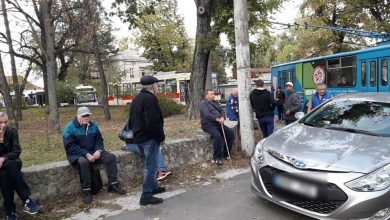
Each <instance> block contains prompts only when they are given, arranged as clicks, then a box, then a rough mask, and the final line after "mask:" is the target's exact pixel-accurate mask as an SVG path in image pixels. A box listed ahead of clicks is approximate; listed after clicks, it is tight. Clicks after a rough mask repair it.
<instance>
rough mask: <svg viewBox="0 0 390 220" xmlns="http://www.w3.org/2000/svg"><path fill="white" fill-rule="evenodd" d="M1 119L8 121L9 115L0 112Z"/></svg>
mask: <svg viewBox="0 0 390 220" xmlns="http://www.w3.org/2000/svg"><path fill="white" fill-rule="evenodd" d="M0 118H6V119H8V115H7V113H5V112H0Z"/></svg>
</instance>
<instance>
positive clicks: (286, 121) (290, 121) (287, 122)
mask: <svg viewBox="0 0 390 220" xmlns="http://www.w3.org/2000/svg"><path fill="white" fill-rule="evenodd" d="M296 120H297V119H293V120H288V119H286V120H284V122H285V124H286V125H289V124H291V123H293V122H295V121H296Z"/></svg>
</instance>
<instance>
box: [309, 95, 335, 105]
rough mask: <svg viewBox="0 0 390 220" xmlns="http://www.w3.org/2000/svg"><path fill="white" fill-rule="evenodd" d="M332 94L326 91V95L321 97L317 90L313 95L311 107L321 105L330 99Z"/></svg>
mask: <svg viewBox="0 0 390 220" xmlns="http://www.w3.org/2000/svg"><path fill="white" fill-rule="evenodd" d="M330 98H331V96H330V94H329V93H327V92H325V94H324V96H322V97H321V99H320V97H319V95H318V93H317V92H315V93H313V94H312V95H311V109H314V108H315V107H317V106H319V105H320V104H322V103H323V102H326V100H328V99H330Z"/></svg>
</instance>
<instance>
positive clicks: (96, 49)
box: [93, 32, 111, 121]
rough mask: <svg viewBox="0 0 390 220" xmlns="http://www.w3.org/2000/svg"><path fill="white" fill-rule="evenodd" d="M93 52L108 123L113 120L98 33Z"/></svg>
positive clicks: (94, 38)
mask: <svg viewBox="0 0 390 220" xmlns="http://www.w3.org/2000/svg"><path fill="white" fill-rule="evenodd" d="M93 50H94V53H95V57H96V65H97V68H98V71H99V77H100V83H101V85H102V94H101V99H100V100H101V101H102V105H103V111H104V119H105V120H106V121H108V120H111V113H110V108H109V106H108V86H107V79H106V75H104V69H103V63H102V58H101V55H100V51H99V42H98V39H97V36H96V32H95V36H94V37H93Z"/></svg>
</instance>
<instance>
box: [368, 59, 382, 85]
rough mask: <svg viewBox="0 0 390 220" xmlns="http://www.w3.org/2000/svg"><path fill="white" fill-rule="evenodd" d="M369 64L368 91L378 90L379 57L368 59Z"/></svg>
mask: <svg viewBox="0 0 390 220" xmlns="http://www.w3.org/2000/svg"><path fill="white" fill-rule="evenodd" d="M366 63H367V64H366V65H367V87H368V89H367V92H378V91H379V86H378V84H379V83H378V75H379V73H378V72H379V71H378V61H377V59H368V60H366Z"/></svg>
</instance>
